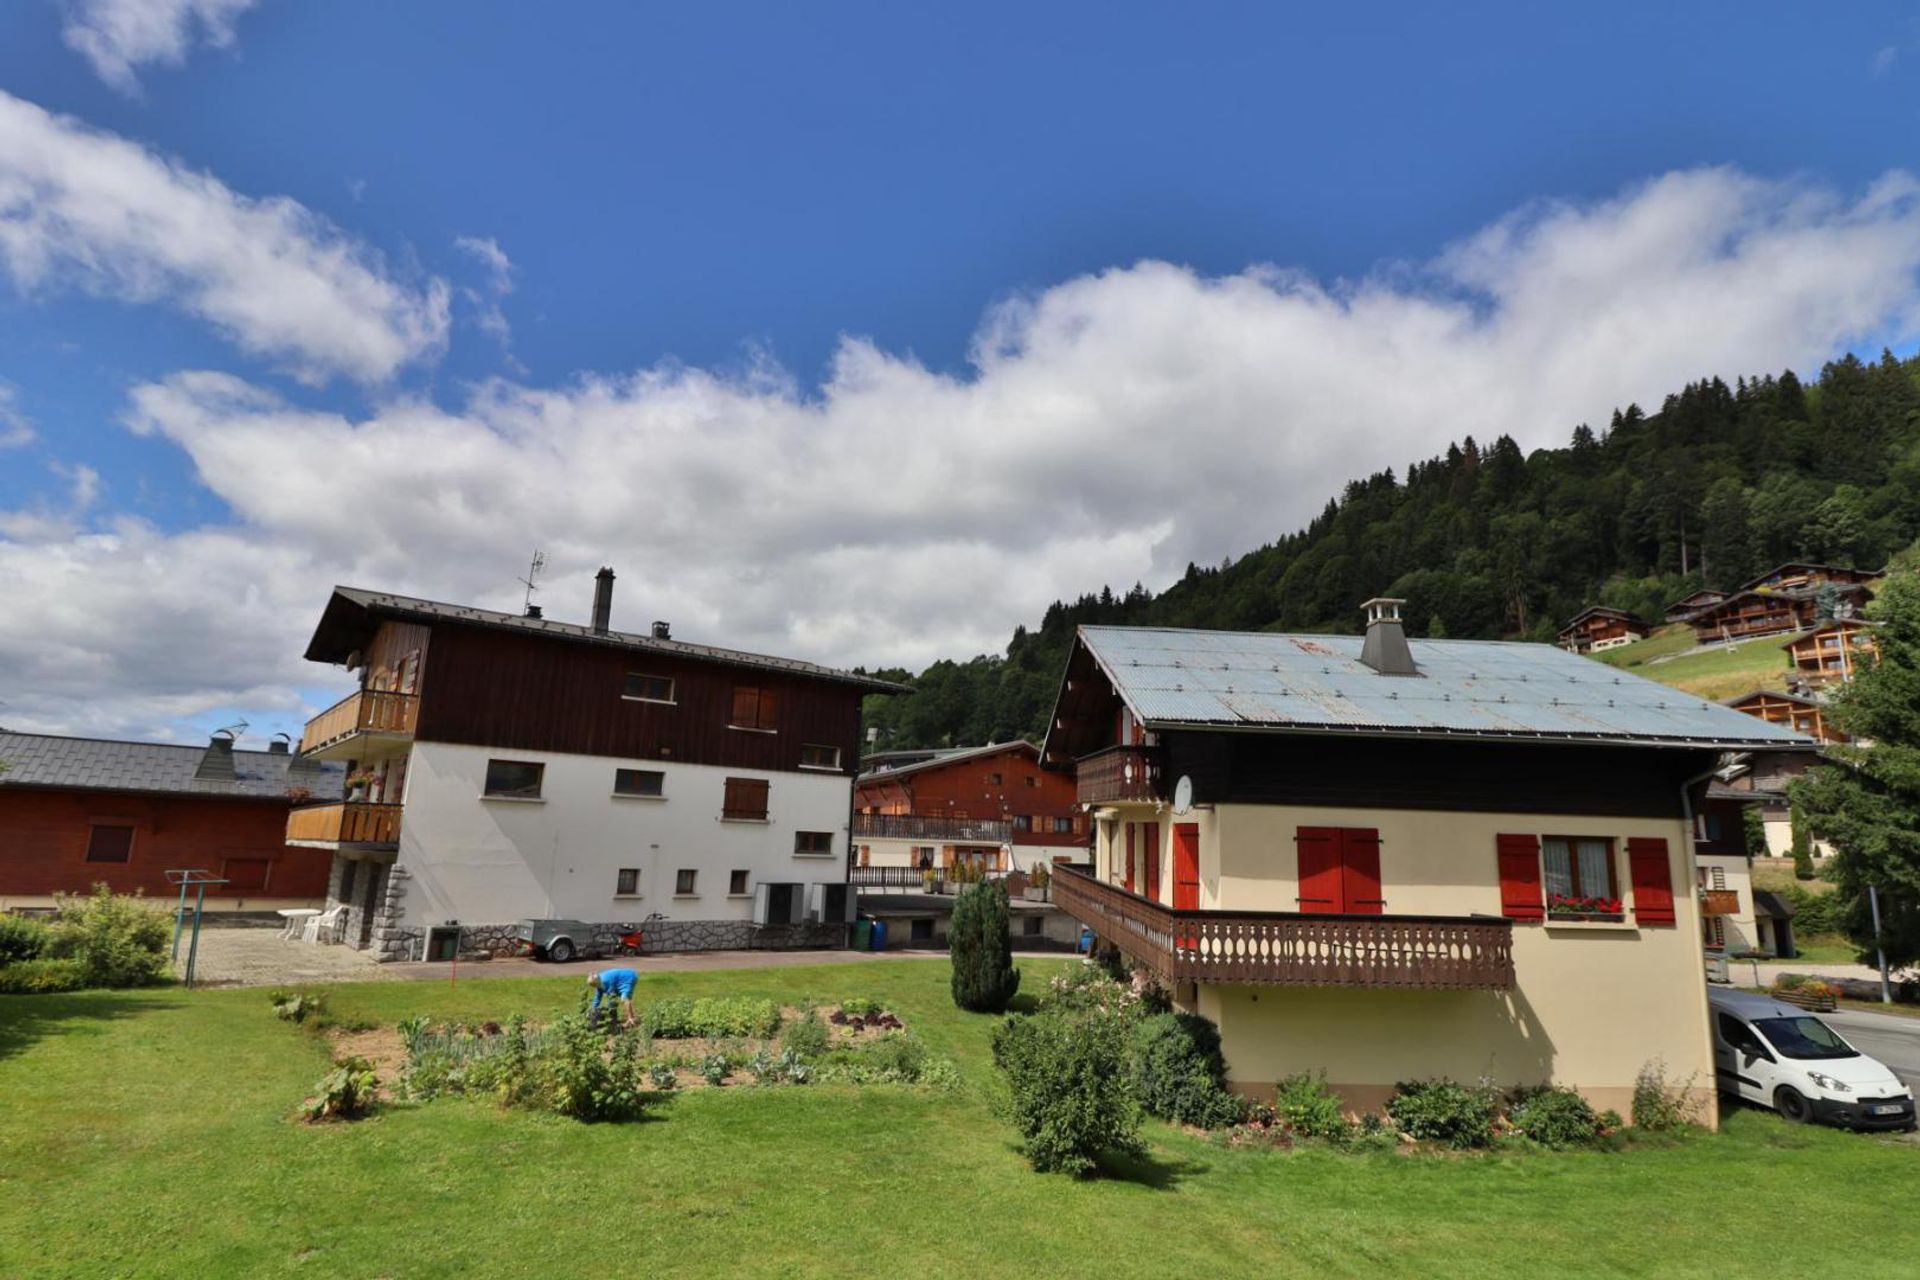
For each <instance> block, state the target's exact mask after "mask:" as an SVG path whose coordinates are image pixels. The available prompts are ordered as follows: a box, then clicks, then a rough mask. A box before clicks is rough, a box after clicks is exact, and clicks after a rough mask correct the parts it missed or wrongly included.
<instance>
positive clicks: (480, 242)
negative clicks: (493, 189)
mask: <svg viewBox="0 0 1920 1280" xmlns="http://www.w3.org/2000/svg"><path fill="white" fill-rule="evenodd" d="M453 247H454V248H456V249H458V250H460V251H461V252H462V253H465V254H467V255H468V256H470V257H472V258H474V259H476V260H477V261H478V262H479V263H480V265H481V266H482V267H484V268H485V269H486V273H487V279H486V283H485V285H484V286H483V287H481V288H479V289H474V288H462V289H461V290H460V292H461V293H462V294H463V295H465V297H466V299H467V301H468V302H470V303H472V304H473V308H474V323H475V324H477V325H479V327H480V330H481V332H483V333H485V334H487V335H488V336H490V337H492V338H495V339H497V340H498V341H499V343H500V345H501V347H502V348H507V347H510V346H511V345H512V342H513V328H512V326H510V325H509V324H508V323H507V314H506V312H505V311H503V310H502V309H501V306H500V304H501V302H502V301H504V300H505V298H506V296H507V295H508V294H510V293H512V292H513V261H512V259H510V258H508V257H507V254H506V251H505V250H504V249H502V248H501V247H500V243H499V241H497V240H494V239H493V238H492V237H490V236H487V237H482V236H459V237H456V238H455V239H454V242H453Z"/></svg>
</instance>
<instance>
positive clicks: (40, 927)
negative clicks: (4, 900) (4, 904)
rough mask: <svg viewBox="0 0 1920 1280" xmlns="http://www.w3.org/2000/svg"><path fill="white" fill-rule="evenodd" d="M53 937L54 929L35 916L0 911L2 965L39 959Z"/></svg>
mask: <svg viewBox="0 0 1920 1280" xmlns="http://www.w3.org/2000/svg"><path fill="white" fill-rule="evenodd" d="M52 939H53V930H51V929H49V928H48V927H47V923H46V921H44V920H38V919H35V918H34V917H33V916H22V915H15V914H14V913H12V912H0V965H8V964H18V963H19V962H20V961H22V960H38V959H39V958H40V957H41V956H42V955H43V954H45V952H46V950H47V944H48V943H49V942H51V941H52Z"/></svg>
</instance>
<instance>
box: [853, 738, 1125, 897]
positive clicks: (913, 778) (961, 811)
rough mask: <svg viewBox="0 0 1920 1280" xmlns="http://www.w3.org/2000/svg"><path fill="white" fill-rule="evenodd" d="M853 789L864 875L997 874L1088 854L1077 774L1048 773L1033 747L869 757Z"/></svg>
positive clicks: (997, 746) (998, 746) (1019, 744)
mask: <svg viewBox="0 0 1920 1280" xmlns="http://www.w3.org/2000/svg"><path fill="white" fill-rule="evenodd" d="M866 763H867V765H868V768H867V769H866V771H865V772H863V773H862V774H861V775H860V776H859V778H858V779H857V780H856V781H855V783H854V789H853V808H854V815H853V838H854V843H855V845H856V846H857V855H856V856H857V860H858V865H860V866H862V867H938V868H942V869H945V868H949V867H952V866H954V865H955V864H956V863H965V864H969V865H973V866H978V867H981V868H983V869H986V870H990V871H1006V870H1013V869H1016V868H1017V869H1019V870H1026V869H1028V868H1030V867H1031V866H1033V864H1034V863H1035V862H1053V861H1056V860H1064V861H1076V860H1079V859H1082V858H1084V857H1085V855H1086V848H1087V843H1088V839H1089V826H1090V824H1089V823H1088V820H1087V816H1086V814H1084V813H1083V812H1081V810H1080V807H1079V805H1078V803H1077V797H1076V794H1075V790H1074V785H1073V778H1072V776H1071V775H1066V774H1061V773H1058V772H1054V771H1050V770H1046V769H1042V768H1041V767H1040V751H1039V748H1037V747H1035V746H1034V745H1033V744H1032V743H1031V742H1024V741H1020V742H1001V743H996V744H993V745H990V746H985V747H968V748H962V749H956V750H944V751H924V752H909V753H892V754H889V755H885V756H874V757H869V759H868V760H867V761H866Z"/></svg>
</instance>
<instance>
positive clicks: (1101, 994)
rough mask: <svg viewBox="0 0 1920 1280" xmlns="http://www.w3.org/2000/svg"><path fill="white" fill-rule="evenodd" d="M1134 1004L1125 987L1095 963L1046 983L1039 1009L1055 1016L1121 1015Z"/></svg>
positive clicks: (1130, 992) (1071, 970)
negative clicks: (1098, 1011)
mask: <svg viewBox="0 0 1920 1280" xmlns="http://www.w3.org/2000/svg"><path fill="white" fill-rule="evenodd" d="M1133 1003H1134V1001H1133V999H1132V989H1131V988H1130V987H1129V986H1128V984H1126V983H1124V982H1121V981H1119V980H1118V979H1116V978H1114V977H1113V976H1111V975H1110V974H1109V973H1108V972H1107V971H1106V970H1105V969H1103V968H1101V967H1100V966H1099V965H1097V964H1092V963H1086V964H1076V965H1073V966H1072V967H1070V968H1069V969H1068V970H1067V971H1066V972H1065V973H1063V974H1060V975H1059V976H1058V977H1055V978H1054V979H1053V980H1052V981H1050V982H1048V983H1047V989H1046V991H1045V992H1044V993H1042V994H1041V996H1040V1008H1041V1009H1042V1010H1043V1011H1047V1012H1054V1013H1090V1012H1093V1011H1095V1010H1104V1011H1106V1012H1109V1013H1124V1012H1128V1011H1129V1006H1131V1005H1132V1004H1133Z"/></svg>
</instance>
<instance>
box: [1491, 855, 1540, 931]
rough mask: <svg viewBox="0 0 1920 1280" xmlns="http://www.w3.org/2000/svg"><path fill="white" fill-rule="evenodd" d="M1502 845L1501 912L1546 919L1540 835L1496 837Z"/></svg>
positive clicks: (1520, 917) (1515, 917)
mask: <svg viewBox="0 0 1920 1280" xmlns="http://www.w3.org/2000/svg"><path fill="white" fill-rule="evenodd" d="M1496 838H1497V840H1498V843H1499V849H1500V914H1501V915H1503V916H1505V917H1506V918H1507V919H1509V920H1545V919H1546V918H1547V904H1546V899H1545V898H1544V897H1542V896H1541V893H1540V837H1539V836H1522V835H1503V836H1499V837H1496Z"/></svg>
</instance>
